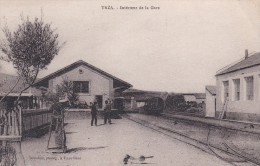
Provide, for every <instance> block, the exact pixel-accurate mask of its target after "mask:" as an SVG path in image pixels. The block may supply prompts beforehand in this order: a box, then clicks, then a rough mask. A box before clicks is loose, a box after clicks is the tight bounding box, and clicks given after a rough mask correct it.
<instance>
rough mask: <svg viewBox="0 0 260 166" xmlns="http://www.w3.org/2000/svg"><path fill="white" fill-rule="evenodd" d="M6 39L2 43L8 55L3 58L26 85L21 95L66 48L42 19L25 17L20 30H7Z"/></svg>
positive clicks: (7, 28) (0, 46)
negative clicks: (62, 48) (63, 48)
mask: <svg viewBox="0 0 260 166" xmlns="http://www.w3.org/2000/svg"><path fill="white" fill-rule="evenodd" d="M3 32H4V34H5V39H3V40H2V41H1V43H0V49H1V51H2V52H3V53H4V56H1V57H0V59H1V60H4V61H7V62H11V63H12V64H13V66H14V68H15V69H16V71H17V74H18V76H19V77H20V78H21V80H22V81H23V84H24V87H25V88H24V89H23V90H21V92H20V95H19V97H18V99H17V100H19V98H20V96H21V94H22V93H23V92H24V91H25V90H27V89H29V88H30V87H31V86H32V85H33V83H34V82H35V80H36V78H37V76H38V74H39V71H41V70H44V69H46V68H47V65H49V64H50V63H51V61H52V60H53V58H54V57H55V56H56V55H58V53H59V51H60V49H61V47H62V45H63V44H64V43H62V44H59V41H58V34H57V33H56V32H55V29H52V28H51V24H48V23H44V21H43V20H42V19H38V18H35V19H34V21H30V20H29V18H28V17H27V19H23V17H21V24H19V25H18V28H17V30H15V31H14V32H11V31H10V29H9V27H8V26H5V27H4V28H3Z"/></svg>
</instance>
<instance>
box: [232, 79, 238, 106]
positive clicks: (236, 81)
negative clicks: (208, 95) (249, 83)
mask: <svg viewBox="0 0 260 166" xmlns="http://www.w3.org/2000/svg"><path fill="white" fill-rule="evenodd" d="M233 82H234V100H235V101H238V100H240V79H235V80H233Z"/></svg>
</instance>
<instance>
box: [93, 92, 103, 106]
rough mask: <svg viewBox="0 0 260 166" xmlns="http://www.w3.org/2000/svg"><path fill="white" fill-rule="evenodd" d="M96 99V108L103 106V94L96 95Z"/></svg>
mask: <svg viewBox="0 0 260 166" xmlns="http://www.w3.org/2000/svg"><path fill="white" fill-rule="evenodd" d="M95 98H96V101H97V105H98V108H99V109H101V108H103V96H102V95H96V97H95Z"/></svg>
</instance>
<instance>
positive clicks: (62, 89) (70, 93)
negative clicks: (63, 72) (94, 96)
mask: <svg viewBox="0 0 260 166" xmlns="http://www.w3.org/2000/svg"><path fill="white" fill-rule="evenodd" d="M56 92H57V94H58V96H59V97H63V96H66V97H67V98H68V100H69V102H70V104H71V105H72V106H75V105H76V104H77V102H78V99H79V96H78V94H77V93H75V91H74V89H73V82H72V81H70V80H69V79H68V78H67V77H64V78H63V80H62V83H61V84H60V85H57V87H56Z"/></svg>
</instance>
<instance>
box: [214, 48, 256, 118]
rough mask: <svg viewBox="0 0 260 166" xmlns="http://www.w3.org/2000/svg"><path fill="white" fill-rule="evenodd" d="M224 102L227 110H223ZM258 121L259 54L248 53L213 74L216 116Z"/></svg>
mask: <svg viewBox="0 0 260 166" xmlns="http://www.w3.org/2000/svg"><path fill="white" fill-rule="evenodd" d="M225 103H226V109H223V108H224V107H223V106H224V104H225ZM223 112H225V115H226V118H227V119H230V120H237V121H249V122H260V53H259V52H257V53H253V54H251V55H249V54H248V51H247V50H246V51H245V57H244V58H243V59H242V60H240V61H238V62H236V63H235V64H232V65H229V66H227V67H225V68H224V69H223V70H221V71H219V72H217V74H216V117H217V116H218V115H219V114H220V113H223Z"/></svg>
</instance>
